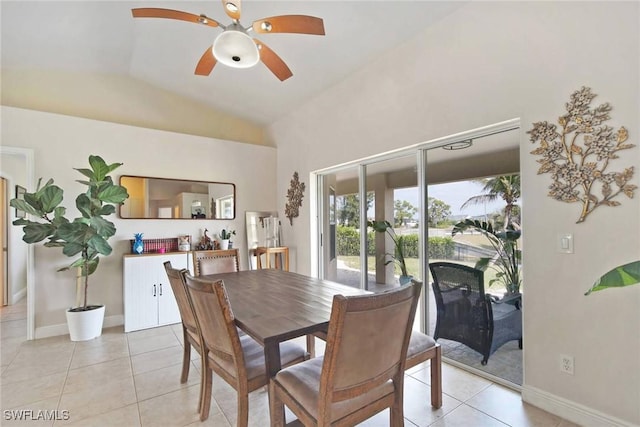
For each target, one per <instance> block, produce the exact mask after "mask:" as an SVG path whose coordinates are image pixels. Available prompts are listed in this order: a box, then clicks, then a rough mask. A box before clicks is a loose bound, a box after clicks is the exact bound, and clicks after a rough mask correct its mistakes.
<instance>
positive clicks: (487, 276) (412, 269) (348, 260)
mask: <svg viewBox="0 0 640 427" xmlns="http://www.w3.org/2000/svg"><path fill="white" fill-rule="evenodd" d="M473 237H481V238H483V239H484V237H483V236H473ZM485 240H486V239H485ZM338 259H339V260H340V261H343V262H344V263H345V264H346V266H347V267H349V268H354V269H356V270H359V269H360V257H357V256H342V255H339V256H338ZM431 261H432V262H437V261H451V262H455V263H458V264H464V265H468V266H470V267H473V266H474V265H475V262H473V261H452V260H436V259H434V260H431ZM405 263H406V265H407V272H408V273H409V274H410V275H412V276H414V277H418V276H420V264H419V263H418V258H405ZM367 265H368V267H369V271H370V272H372V273H373V272H375V268H376V260H375V257H372V256H370V257H368V260H367ZM395 273H396V275H400V269H399V268H398V266H397V265H396V266H395ZM495 275H496V272H495V271H494V270H493V269H488V270H487V271H485V272H484V283H485V291H486V292H489V293H491V294H494V295H497V296H502V294H504V293H505V292H506V289H505V287H504V285H503V284H502V283H494V284H493V286H491V288H489V281H490V280H492V279H494V278H495Z"/></svg>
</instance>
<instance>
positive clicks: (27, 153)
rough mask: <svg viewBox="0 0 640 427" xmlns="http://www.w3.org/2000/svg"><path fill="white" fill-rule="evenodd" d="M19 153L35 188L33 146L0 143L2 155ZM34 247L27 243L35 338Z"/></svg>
mask: <svg viewBox="0 0 640 427" xmlns="http://www.w3.org/2000/svg"><path fill="white" fill-rule="evenodd" d="M2 154H9V155H18V156H23V157H24V159H25V168H24V170H25V176H26V186H27V190H33V189H34V187H35V180H36V178H35V160H34V159H35V154H34V151H33V149H31V148H20V147H6V146H2V145H0V155H2ZM34 253H35V251H34V247H33V245H27V339H28V340H33V339H35V335H36V334H35V315H36V299H35V282H34V277H35V265H34V256H35V255H34Z"/></svg>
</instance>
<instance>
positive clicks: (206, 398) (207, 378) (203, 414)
mask: <svg viewBox="0 0 640 427" xmlns="http://www.w3.org/2000/svg"><path fill="white" fill-rule="evenodd" d="M202 369H203V372H204V375H203V377H202V380H203V384H202V388H201V392H200V394H201V396H202V399H201V401H202V404H201V407H200V421H204V420H206V419H207V418H209V409H210V407H211V388H212V377H213V373H212V372H211V369H209V368H208V367H204V366H203V367H202Z"/></svg>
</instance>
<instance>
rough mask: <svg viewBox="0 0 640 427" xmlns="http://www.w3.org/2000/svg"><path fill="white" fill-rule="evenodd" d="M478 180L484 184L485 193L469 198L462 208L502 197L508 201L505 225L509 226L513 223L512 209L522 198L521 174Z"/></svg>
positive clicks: (505, 209) (505, 210) (505, 208)
mask: <svg viewBox="0 0 640 427" xmlns="http://www.w3.org/2000/svg"><path fill="white" fill-rule="evenodd" d="M477 182H479V183H481V184H483V186H484V187H483V188H482V191H483V192H484V194H479V195H477V196H473V197H471V198H469V200H467V201H466V202H464V203H463V204H462V206H461V207H460V209H464V208H465V207H466V206H469V205H479V204H481V203H486V202H493V201H495V200H497V199H498V197H500V198H501V199H502V200H504V201H505V203H506V206H505V207H504V225H505V227H507V226H508V225H509V224H510V223H511V216H512V211H513V209H514V208H515V207H516V206H517V205H516V202H517V201H518V199H519V198H520V175H500V176H494V177H492V178H484V179H479V180H477Z"/></svg>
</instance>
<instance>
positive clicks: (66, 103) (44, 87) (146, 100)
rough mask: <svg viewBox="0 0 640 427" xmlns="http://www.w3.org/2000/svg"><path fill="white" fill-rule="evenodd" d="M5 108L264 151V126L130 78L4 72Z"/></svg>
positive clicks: (66, 73) (3, 102)
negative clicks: (242, 144)
mask: <svg viewBox="0 0 640 427" xmlns="http://www.w3.org/2000/svg"><path fill="white" fill-rule="evenodd" d="M1 83H2V91H1V93H2V105H6V106H10V107H18V108H27V109H30V110H38V111H48V112H52V113H58V114H66V115H69V116H76V117H85V118H89V119H95V120H102V121H107V122H113V123H121V124H126V125H132V126H139V127H145V128H151V129H159V130H169V131H173V132H180V133H186V134H190V135H199V136H206V137H211V138H219V139H226V140H232V141H240V142H246V143H250V144H257V145H265V141H264V131H263V126H262V125H259V124H256V123H252V122H250V121H248V120H244V119H240V118H238V117H235V116H233V115H231V114H227V113H224V112H221V111H218V110H214V109H213V108H211V107H209V106H207V105H204V104H202V103H200V102H196V101H191V100H188V99H186V98H184V97H181V96H179V95H178V94H175V93H172V92H169V91H166V90H163V89H159V88H157V87H155V86H153V85H150V84H148V83H145V82H141V81H139V80H136V79H133V78H131V77H128V76H117V75H110V74H98V73H93V74H91V73H73V72H68V71H52V70H47V71H46V72H43V71H35V70H20V71H13V70H7V69H3V70H2V81H1Z"/></svg>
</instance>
